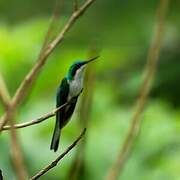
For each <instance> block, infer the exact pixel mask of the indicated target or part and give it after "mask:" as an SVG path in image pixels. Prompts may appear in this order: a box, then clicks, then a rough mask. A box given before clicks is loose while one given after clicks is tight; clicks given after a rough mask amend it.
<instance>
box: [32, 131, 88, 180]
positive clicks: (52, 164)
mask: <svg viewBox="0 0 180 180" xmlns="http://www.w3.org/2000/svg"><path fill="white" fill-rule="evenodd" d="M85 132H86V128H85V129H84V130H83V131H82V132H81V134H80V135H79V137H78V138H77V139H76V140H75V141H74V142H73V143H72V144H71V145H70V146H69V147H68V148H67V149H66V150H65V151H64V152H63V153H62V154H61V155H60V156H58V157H57V158H56V159H55V160H54V161H52V162H51V163H50V164H49V165H47V166H46V167H44V168H43V169H42V170H41V171H39V172H38V173H37V174H36V175H35V176H33V177H32V178H30V179H31V180H35V179H38V178H40V177H41V176H43V175H44V174H45V173H47V172H48V171H49V170H50V169H52V168H54V167H55V166H56V165H57V164H58V163H59V162H60V160H61V159H63V158H64V156H66V155H67V154H68V153H69V151H71V150H72V149H73V148H74V147H75V146H76V145H77V143H78V142H79V141H80V139H81V138H82V137H83V136H84V134H85Z"/></svg>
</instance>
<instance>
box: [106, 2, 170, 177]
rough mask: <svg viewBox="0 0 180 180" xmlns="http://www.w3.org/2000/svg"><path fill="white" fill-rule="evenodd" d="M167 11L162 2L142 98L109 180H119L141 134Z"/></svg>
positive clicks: (149, 54) (138, 100)
mask: <svg viewBox="0 0 180 180" xmlns="http://www.w3.org/2000/svg"><path fill="white" fill-rule="evenodd" d="M167 9H168V0H160V4H159V8H158V11H157V13H158V19H157V24H156V29H155V32H154V37H153V41H152V44H151V46H150V49H149V53H148V57H147V64H146V68H145V78H144V81H143V83H142V86H141V90H140V96H139V98H138V99H137V104H136V110H135V113H134V115H133V117H132V123H131V125H130V128H129V131H128V134H127V136H126V138H125V141H124V144H123V146H122V148H121V149H120V151H119V154H118V157H117V159H116V160H115V162H114V163H113V165H112V168H111V169H110V171H109V173H108V176H107V178H106V179H107V180H116V179H118V176H119V174H120V173H121V172H122V169H123V167H124V165H125V163H126V161H127V159H128V156H129V154H130V152H131V150H132V146H133V144H134V140H135V138H136V137H137V135H138V133H139V129H140V126H141V114H142V113H143V110H144V107H145V103H146V100H147V98H148V95H149V92H150V88H151V84H152V81H153V79H154V75H155V71H156V66H157V62H158V59H159V54H160V50H161V44H162V39H163V31H164V26H165V17H166V13H167Z"/></svg>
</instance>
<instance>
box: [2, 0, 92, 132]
mask: <svg viewBox="0 0 180 180" xmlns="http://www.w3.org/2000/svg"><path fill="white" fill-rule="evenodd" d="M94 1H95V0H87V1H86V2H85V3H84V4H83V5H82V6H81V7H80V8H79V9H78V11H76V12H74V13H73V14H72V15H71V17H70V18H69V20H68V21H67V23H66V24H65V26H64V28H63V29H62V31H61V32H60V33H59V34H58V35H57V37H56V38H55V39H54V40H53V41H52V42H51V43H50V44H49V45H48V46H47V48H46V49H45V50H44V51H43V54H42V55H41V56H40V58H39V59H38V61H37V63H36V64H35V65H34V67H33V68H32V69H31V70H30V72H29V73H28V74H27V76H26V77H25V78H24V80H23V81H22V83H21V85H20V86H19V88H18V89H17V91H16V94H15V96H14V97H13V100H12V104H11V106H12V109H13V112H14V111H15V109H16V107H17V105H18V104H20V103H21V102H22V101H23V99H24V97H25V96H26V93H27V91H28V89H29V88H30V87H31V85H32V82H33V81H34V80H36V79H37V77H38V75H39V73H40V71H41V69H42V67H43V66H44V64H45V63H46V61H47V58H48V57H49V55H50V54H51V53H52V52H53V50H54V49H55V47H56V46H57V45H58V44H60V43H61V42H62V40H63V38H64V35H65V33H67V32H68V31H69V30H70V28H71V27H72V26H73V24H74V23H75V22H76V21H77V19H78V18H79V17H80V16H81V15H83V13H84V12H85V11H86V10H87V8H88V7H89V6H90V5H91V4H92V3H93V2H94ZM7 113H8V112H7ZM7 113H6V114H5V115H4V116H3V117H2V118H1V121H0V131H1V130H2V128H3V126H4V125H5V124H6V123H7V121H8V118H7V117H8V116H7Z"/></svg>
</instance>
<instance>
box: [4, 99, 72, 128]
mask: <svg viewBox="0 0 180 180" xmlns="http://www.w3.org/2000/svg"><path fill="white" fill-rule="evenodd" d="M70 103H71V102H70V101H69V102H67V103H65V104H63V105H62V106H60V107H58V108H56V109H54V110H53V111H52V112H49V113H47V114H45V115H43V116H41V117H39V118H37V119H34V120H32V121H29V122H25V123H20V124H14V126H13V128H15V129H20V128H25V127H28V126H32V125H36V124H39V123H41V122H43V121H45V120H46V119H49V118H51V117H53V116H55V115H56V112H57V111H60V110H62V109H63V108H64V107H65V106H67V105H68V104H70ZM10 129H11V126H4V127H3V129H2V130H3V131H4V130H10Z"/></svg>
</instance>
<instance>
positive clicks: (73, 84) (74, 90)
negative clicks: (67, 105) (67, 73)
mask: <svg viewBox="0 0 180 180" xmlns="http://www.w3.org/2000/svg"><path fill="white" fill-rule="evenodd" d="M84 69H85V65H84V66H82V67H81V68H79V69H78V70H77V71H76V74H75V76H74V79H73V80H70V81H69V96H68V99H71V98H72V97H75V96H78V95H79V94H80V92H81V91H82V89H83V80H84Z"/></svg>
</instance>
